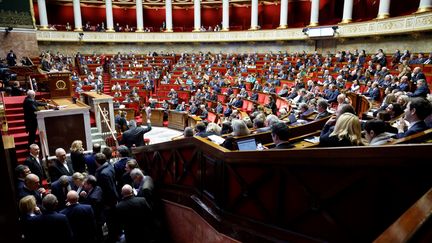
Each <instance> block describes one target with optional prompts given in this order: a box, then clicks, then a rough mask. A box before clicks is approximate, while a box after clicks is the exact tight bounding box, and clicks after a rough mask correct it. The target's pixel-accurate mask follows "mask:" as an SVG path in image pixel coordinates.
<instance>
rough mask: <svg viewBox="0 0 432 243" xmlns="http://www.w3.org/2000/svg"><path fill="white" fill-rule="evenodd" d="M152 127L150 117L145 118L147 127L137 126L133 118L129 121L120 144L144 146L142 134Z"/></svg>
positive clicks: (129, 146)
mask: <svg viewBox="0 0 432 243" xmlns="http://www.w3.org/2000/svg"><path fill="white" fill-rule="evenodd" d="M151 129H152V127H151V122H150V119H147V128H143V127H137V125H136V122H135V120H130V121H129V130H127V131H126V132H124V133H123V137H122V140H121V142H120V144H123V145H126V147H128V148H131V147H132V146H133V145H135V146H137V147H140V146H144V145H145V143H144V134H145V133H146V132H149V131H150V130H151Z"/></svg>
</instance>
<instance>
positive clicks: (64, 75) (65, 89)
mask: <svg viewBox="0 0 432 243" xmlns="http://www.w3.org/2000/svg"><path fill="white" fill-rule="evenodd" d="M47 76H48V81H47V82H48V84H47V86H48V90H49V92H50V95H51V99H56V98H68V97H72V96H73V88H72V84H71V80H70V76H71V73H70V72H50V73H47Z"/></svg>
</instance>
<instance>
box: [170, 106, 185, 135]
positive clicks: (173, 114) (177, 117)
mask: <svg viewBox="0 0 432 243" xmlns="http://www.w3.org/2000/svg"><path fill="white" fill-rule="evenodd" d="M187 118H188V113H187V112H185V111H175V110H170V111H169V114H168V121H169V122H168V127H169V128H173V129H177V130H181V131H183V130H184V128H185V127H186V126H187Z"/></svg>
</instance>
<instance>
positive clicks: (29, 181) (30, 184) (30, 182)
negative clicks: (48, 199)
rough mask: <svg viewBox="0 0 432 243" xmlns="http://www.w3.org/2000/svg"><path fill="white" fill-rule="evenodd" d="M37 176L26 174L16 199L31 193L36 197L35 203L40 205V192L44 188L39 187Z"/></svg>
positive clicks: (42, 191)
mask: <svg viewBox="0 0 432 243" xmlns="http://www.w3.org/2000/svg"><path fill="white" fill-rule="evenodd" d="M39 183H40V181H39V177H38V176H37V175H35V174H28V175H27V176H26V177H25V179H24V186H23V187H22V188H20V189H19V191H18V198H17V199H18V200H20V199H21V198H23V197H25V196H28V195H32V196H34V197H35V198H36V203H37V205H39V206H40V205H42V194H43V193H45V189H43V188H42V187H41V188H39Z"/></svg>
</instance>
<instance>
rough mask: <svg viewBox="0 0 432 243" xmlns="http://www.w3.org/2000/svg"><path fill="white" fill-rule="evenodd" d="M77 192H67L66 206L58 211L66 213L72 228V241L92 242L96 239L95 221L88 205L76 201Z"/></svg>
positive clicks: (78, 242)
mask: <svg viewBox="0 0 432 243" xmlns="http://www.w3.org/2000/svg"><path fill="white" fill-rule="evenodd" d="M78 199H79V196H78V193H77V192H76V191H70V192H68V194H67V205H68V206H67V207H66V208H65V209H63V210H61V211H60V213H61V214H64V215H66V217H67V218H68V220H69V224H70V226H71V228H72V233H73V242H76V243H81V242H83V243H85V242H88V243H93V242H95V240H96V221H95V216H94V213H93V209H92V207H91V206H90V205H86V204H79V203H78Z"/></svg>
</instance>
